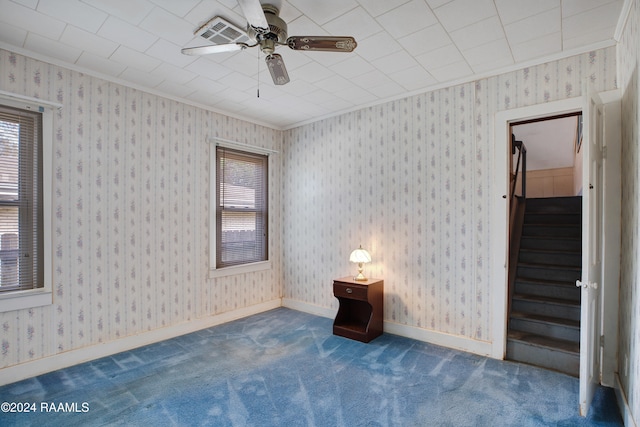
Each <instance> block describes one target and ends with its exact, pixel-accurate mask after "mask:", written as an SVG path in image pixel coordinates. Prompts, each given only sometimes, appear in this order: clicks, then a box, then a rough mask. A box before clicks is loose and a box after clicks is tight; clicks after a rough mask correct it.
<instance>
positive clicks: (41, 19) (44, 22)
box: [0, 0, 65, 40]
mask: <svg viewBox="0 0 640 427" xmlns="http://www.w3.org/2000/svg"><path fill="white" fill-rule="evenodd" d="M0 10H2V14H0V22H6V23H7V24H9V25H12V26H14V27H18V28H28V29H29V31H30V32H32V33H36V34H40V35H41V36H44V37H47V38H49V39H51V40H58V38H60V35H61V34H62V31H64V26H65V24H64V22H62V21H60V20H58V19H55V18H51V17H50V16H47V15H45V14H43V13H40V12H36V11H35V10H33V9H30V8H28V7H25V6H21V5H19V4H16V3H14V2H12V1H10V0H0Z"/></svg>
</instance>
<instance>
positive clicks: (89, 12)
mask: <svg viewBox="0 0 640 427" xmlns="http://www.w3.org/2000/svg"><path fill="white" fill-rule="evenodd" d="M38 11H39V12H42V13H45V14H47V15H49V16H52V17H54V18H57V19H59V20H60V21H63V22H66V23H68V24H71V25H74V26H76V27H79V28H82V29H83V30H86V31H89V32H92V33H95V32H97V31H98V29H99V28H100V26H101V25H102V24H103V23H104V21H105V20H106V19H107V14H106V13H104V12H102V11H100V10H98V9H96V8H95V7H92V6H89V5H87V4H85V3H82V2H80V1H78V0H55V1H41V2H39V3H38Z"/></svg>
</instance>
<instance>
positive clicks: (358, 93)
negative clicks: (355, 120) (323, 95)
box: [337, 85, 378, 105]
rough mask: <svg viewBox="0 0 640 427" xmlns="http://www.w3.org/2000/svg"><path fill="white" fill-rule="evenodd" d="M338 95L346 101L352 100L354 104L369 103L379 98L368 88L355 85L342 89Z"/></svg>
mask: <svg viewBox="0 0 640 427" xmlns="http://www.w3.org/2000/svg"><path fill="white" fill-rule="evenodd" d="M337 95H338V96H339V97H340V98H342V99H344V100H345V101H349V102H351V103H352V104H353V105H361V104H369V103H371V102H374V101H376V100H377V98H378V97H377V96H375V95H374V94H372V93H371V92H369V91H368V90H365V89H363V88H361V87H359V86H353V85H351V86H349V87H348V88H346V89H343V90H341V91H340V92H338V94H337Z"/></svg>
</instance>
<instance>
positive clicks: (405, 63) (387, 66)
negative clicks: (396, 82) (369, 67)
mask: <svg viewBox="0 0 640 427" xmlns="http://www.w3.org/2000/svg"><path fill="white" fill-rule="evenodd" d="M372 64H373V65H374V66H375V67H376V68H377V69H379V70H380V71H382V72H383V73H385V74H388V75H391V74H394V73H397V72H399V71H402V70H404V69H407V68H412V67H415V66H417V65H418V63H417V62H416V60H415V59H413V57H412V56H411V55H409V54H408V53H407V52H406V51H404V50H399V51H397V52H395V53H392V54H391V55H387V56H385V57H383V58H379V59H376V60H375V61H373V62H372Z"/></svg>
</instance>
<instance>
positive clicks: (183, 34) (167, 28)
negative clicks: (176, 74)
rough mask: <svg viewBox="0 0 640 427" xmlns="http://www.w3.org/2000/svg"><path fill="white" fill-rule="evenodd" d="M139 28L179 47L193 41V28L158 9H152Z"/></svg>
mask: <svg viewBox="0 0 640 427" xmlns="http://www.w3.org/2000/svg"><path fill="white" fill-rule="evenodd" d="M140 28H142V29H144V30H147V31H148V32H150V33H151V34H155V35H156V36H158V37H162V38H163V39H166V40H169V41H171V42H173V43H175V44H177V45H180V46H182V45H184V44H185V43H187V42H189V41H190V40H191V39H193V26H192V25H191V24H190V23H189V22H187V21H185V20H183V19H180V18H178V17H177V16H176V15H173V14H171V13H169V12H167V11H166V10H164V9H162V8H160V7H156V8H154V9H153V10H152V11H151V12H150V13H149V15H147V16H146V17H145V18H144V20H143V21H142V22H141V23H140Z"/></svg>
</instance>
